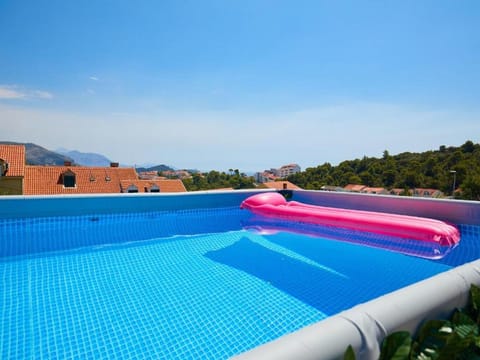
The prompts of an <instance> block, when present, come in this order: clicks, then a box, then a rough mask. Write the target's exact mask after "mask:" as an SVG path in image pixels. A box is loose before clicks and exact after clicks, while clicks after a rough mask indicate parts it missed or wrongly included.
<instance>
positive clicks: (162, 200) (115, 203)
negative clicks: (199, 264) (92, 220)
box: [0, 190, 263, 219]
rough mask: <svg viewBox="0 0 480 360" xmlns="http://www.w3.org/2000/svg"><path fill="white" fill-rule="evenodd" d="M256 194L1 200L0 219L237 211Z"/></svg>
mask: <svg viewBox="0 0 480 360" xmlns="http://www.w3.org/2000/svg"><path fill="white" fill-rule="evenodd" d="M262 192H263V191H262ZM258 193H259V192H258V191H252V190H236V191H198V192H189V193H169V194H162V193H160V194H155V193H149V194H138V193H137V194H135V193H133V194H96V195H51V196H0V219H1V218H25V217H47V216H70V215H73V216H74V215H86V214H113V213H126V212H150V211H168V210H186V209H205V208H218V207H236V206H239V205H240V203H241V202H242V201H243V200H245V199H246V198H247V197H249V196H251V195H254V194H258Z"/></svg>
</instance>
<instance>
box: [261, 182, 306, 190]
mask: <svg viewBox="0 0 480 360" xmlns="http://www.w3.org/2000/svg"><path fill="white" fill-rule="evenodd" d="M262 185H263V186H265V187H267V188H269V189H276V190H301V189H302V188H301V187H298V186H297V185H295V184H292V183H291V182H290V181H269V182H265V183H263V184H262Z"/></svg>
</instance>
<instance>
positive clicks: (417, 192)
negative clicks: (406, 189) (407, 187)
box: [411, 188, 444, 198]
mask: <svg viewBox="0 0 480 360" xmlns="http://www.w3.org/2000/svg"><path fill="white" fill-rule="evenodd" d="M411 192H412V193H413V196H420V197H431V198H439V197H443V196H444V194H443V192H441V191H440V190H438V189H424V188H415V189H413V190H411Z"/></svg>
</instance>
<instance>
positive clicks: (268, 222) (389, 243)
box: [243, 216, 458, 260]
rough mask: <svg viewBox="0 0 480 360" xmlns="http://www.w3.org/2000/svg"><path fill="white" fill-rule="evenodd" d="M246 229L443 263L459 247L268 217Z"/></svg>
mask: <svg viewBox="0 0 480 360" xmlns="http://www.w3.org/2000/svg"><path fill="white" fill-rule="evenodd" d="M243 227H244V228H245V229H248V230H251V231H255V232H258V233H259V234H275V233H277V232H290V233H296V234H303V235H309V236H314V237H322V238H327V239H334V240H340V241H346V242H350V243H355V244H361V245H364V246H371V247H375V248H381V249H385V250H390V251H395V252H398V253H402V254H406V255H412V256H416V257H421V258H425V259H433V260H437V259H441V258H443V257H444V256H446V255H447V254H448V253H449V252H450V251H451V250H452V249H454V248H455V247H456V246H457V245H458V243H457V244H454V245H450V246H441V245H440V244H439V243H436V242H425V241H419V240H413V239H412V240H410V239H404V238H395V237H392V236H386V235H380V234H374V233H368V232H364V231H355V230H350V229H342V228H337V227H332V226H322V225H310V224H304V223H294V222H286V221H275V220H272V219H268V218H264V217H260V216H258V217H253V218H250V219H246V220H244V221H243Z"/></svg>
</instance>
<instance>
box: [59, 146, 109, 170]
mask: <svg viewBox="0 0 480 360" xmlns="http://www.w3.org/2000/svg"><path fill="white" fill-rule="evenodd" d="M56 152H58V153H59V154H62V155H65V156H68V157H70V158H72V159H73V160H74V161H75V164H78V165H82V166H110V163H111V161H110V160H109V159H108V158H107V157H105V156H103V155H102V154H96V153H83V152H80V151H77V150H67V149H61V148H60V149H57V150H56Z"/></svg>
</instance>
